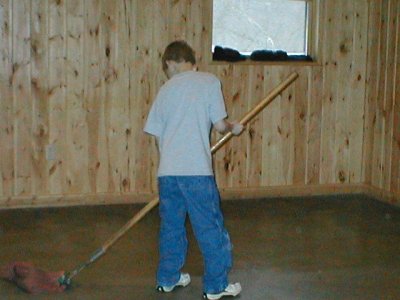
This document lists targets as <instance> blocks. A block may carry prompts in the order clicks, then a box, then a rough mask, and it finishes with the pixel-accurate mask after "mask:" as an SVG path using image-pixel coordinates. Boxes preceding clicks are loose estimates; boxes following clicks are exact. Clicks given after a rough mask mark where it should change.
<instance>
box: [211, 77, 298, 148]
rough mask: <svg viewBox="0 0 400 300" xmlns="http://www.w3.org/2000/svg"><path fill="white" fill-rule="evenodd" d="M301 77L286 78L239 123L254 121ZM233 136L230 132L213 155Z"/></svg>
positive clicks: (218, 143) (217, 146)
mask: <svg viewBox="0 0 400 300" xmlns="http://www.w3.org/2000/svg"><path fill="white" fill-rule="evenodd" d="M297 77H299V74H297V73H296V72H293V73H292V74H290V76H289V77H288V78H286V80H285V81H283V82H282V83H281V84H279V85H278V86H276V87H275V88H274V89H273V90H272V91H271V92H270V93H269V94H268V96H267V97H265V98H264V99H263V100H261V101H260V103H258V104H257V105H256V106H255V107H254V108H253V109H252V110H251V111H249V112H248V113H247V114H246V115H245V116H244V117H243V118H242V119H241V120H240V121H239V123H240V124H242V125H243V126H244V125H246V124H247V123H248V122H249V121H250V120H251V119H253V118H254V117H255V116H256V115H257V114H258V113H259V112H260V111H262V110H263V109H264V108H265V107H266V106H267V105H268V104H270V103H271V102H272V101H273V100H274V99H275V98H276V96H278V95H279V94H280V93H282V91H283V90H284V89H286V88H287V87H288V86H289V85H290V84H291V83H292V82H293V81H295V80H296V79H297ZM232 136H233V134H232V132H228V133H227V134H225V135H224V136H223V137H222V138H221V139H220V140H218V142H217V143H216V144H215V145H214V146H213V147H212V148H211V153H212V154H214V153H215V152H217V150H218V149H219V148H221V147H222V146H223V145H225V143H226V142H227V141H229V140H230V139H231V138H232Z"/></svg>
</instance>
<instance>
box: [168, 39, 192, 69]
mask: <svg viewBox="0 0 400 300" xmlns="http://www.w3.org/2000/svg"><path fill="white" fill-rule="evenodd" d="M168 62H175V63H185V62H187V63H190V64H192V65H195V64H196V58H195V53H194V51H193V49H192V48H191V47H190V46H189V45H188V44H187V43H186V42H185V41H175V42H172V43H171V44H169V45H168V46H167V47H166V48H165V51H164V55H163V57H162V67H163V70H164V72H166V73H167V71H168Z"/></svg>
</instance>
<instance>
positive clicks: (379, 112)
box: [371, 1, 388, 187]
mask: <svg viewBox="0 0 400 300" xmlns="http://www.w3.org/2000/svg"><path fill="white" fill-rule="evenodd" d="M380 6H381V8H380V11H381V15H380V16H379V18H380V20H379V23H378V24H379V25H378V26H379V30H380V35H379V37H380V39H379V44H378V45H379V50H378V51H379V52H378V53H379V56H378V61H379V64H378V69H377V73H378V78H377V95H376V108H375V123H374V144H373V148H372V162H371V163H372V170H371V171H372V177H371V181H372V185H374V186H377V187H381V186H382V172H383V162H382V159H383V149H384V146H383V142H384V141H383V138H384V134H383V132H384V130H385V129H384V122H383V116H384V103H385V102H384V95H385V80H386V78H385V71H386V66H385V65H386V58H387V57H386V51H387V49H386V47H387V43H386V42H385V41H386V38H387V19H386V16H387V13H388V2H387V1H382V2H381V5H380Z"/></svg>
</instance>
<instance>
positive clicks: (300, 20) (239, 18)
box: [212, 0, 308, 55]
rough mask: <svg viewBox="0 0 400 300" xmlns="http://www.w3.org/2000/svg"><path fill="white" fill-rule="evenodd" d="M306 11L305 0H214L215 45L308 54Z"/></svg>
mask: <svg viewBox="0 0 400 300" xmlns="http://www.w3.org/2000/svg"><path fill="white" fill-rule="evenodd" d="M307 11H308V3H307V1H305V0H304V1H301V0H213V32H212V49H214V46H221V47H227V48H232V49H235V50H238V51H239V52H241V53H242V54H250V53H251V52H252V51H254V50H273V51H276V50H282V51H285V52H287V53H288V54H296V55H297V54H299V55H307V54H308V53H307V35H308V33H307V32H308V30H307V29H308V28H307V27H308V12H307Z"/></svg>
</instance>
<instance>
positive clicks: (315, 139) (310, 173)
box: [306, 67, 323, 184]
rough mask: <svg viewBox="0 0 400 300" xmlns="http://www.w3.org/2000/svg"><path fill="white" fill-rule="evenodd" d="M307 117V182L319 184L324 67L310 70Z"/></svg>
mask: <svg viewBox="0 0 400 300" xmlns="http://www.w3.org/2000/svg"><path fill="white" fill-rule="evenodd" d="M309 76H310V77H311V78H310V84H309V88H308V98H309V99H308V108H307V110H308V117H307V158H306V163H307V165H306V183H307V184H318V183H319V177H320V149H321V114H322V112H321V109H322V89H321V88H319V87H320V86H322V77H323V69H322V67H318V68H312V69H311V70H310V75H309Z"/></svg>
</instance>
